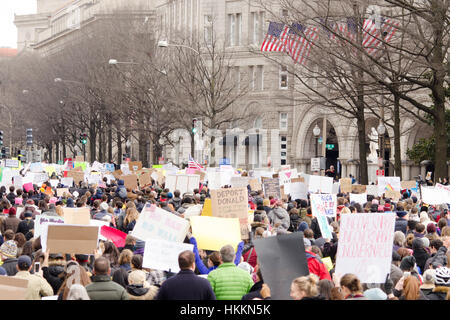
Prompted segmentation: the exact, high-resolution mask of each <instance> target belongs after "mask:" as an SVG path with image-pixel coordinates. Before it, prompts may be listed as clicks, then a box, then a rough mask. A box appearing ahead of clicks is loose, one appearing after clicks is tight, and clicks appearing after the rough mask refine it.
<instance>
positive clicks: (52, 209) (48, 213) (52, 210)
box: [42, 203, 59, 217]
mask: <svg viewBox="0 0 450 320" xmlns="http://www.w3.org/2000/svg"><path fill="white" fill-rule="evenodd" d="M42 214H43V215H46V216H51V217H59V215H58V214H57V213H56V206H55V204H54V203H52V204H49V206H48V210H47V211H45V212H42Z"/></svg>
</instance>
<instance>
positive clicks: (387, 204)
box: [384, 203, 391, 212]
mask: <svg viewBox="0 0 450 320" xmlns="http://www.w3.org/2000/svg"><path fill="white" fill-rule="evenodd" d="M386 211H391V205H390V204H389V203H385V204H384V212H386Z"/></svg>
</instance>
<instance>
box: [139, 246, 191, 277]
mask: <svg viewBox="0 0 450 320" xmlns="http://www.w3.org/2000/svg"><path fill="white" fill-rule="evenodd" d="M193 249H194V245H192V244H190V243H180V242H173V241H167V240H162V239H147V240H145V248H144V257H143V262H142V267H143V268H149V269H154V270H164V271H168V272H173V273H178V272H179V271H180V267H179V265H178V256H179V255H180V253H181V252H183V251H186V250H189V251H193Z"/></svg>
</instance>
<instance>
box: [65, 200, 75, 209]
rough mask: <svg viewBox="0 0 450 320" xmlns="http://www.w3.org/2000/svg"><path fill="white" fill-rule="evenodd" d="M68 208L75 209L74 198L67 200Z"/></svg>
mask: <svg viewBox="0 0 450 320" xmlns="http://www.w3.org/2000/svg"><path fill="white" fill-rule="evenodd" d="M66 207H67V208H75V205H74V203H73V199H72V198H67V201H66Z"/></svg>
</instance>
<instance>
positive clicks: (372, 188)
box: [366, 185, 378, 197]
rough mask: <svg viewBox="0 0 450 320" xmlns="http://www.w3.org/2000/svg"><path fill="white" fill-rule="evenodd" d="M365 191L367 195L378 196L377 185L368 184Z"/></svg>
mask: <svg viewBox="0 0 450 320" xmlns="http://www.w3.org/2000/svg"><path fill="white" fill-rule="evenodd" d="M366 193H367V194H368V195H372V196H375V197H378V186H377V185H368V186H366Z"/></svg>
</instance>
